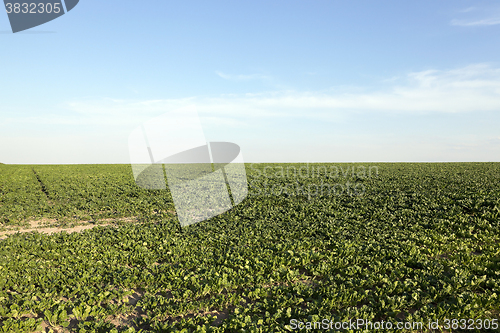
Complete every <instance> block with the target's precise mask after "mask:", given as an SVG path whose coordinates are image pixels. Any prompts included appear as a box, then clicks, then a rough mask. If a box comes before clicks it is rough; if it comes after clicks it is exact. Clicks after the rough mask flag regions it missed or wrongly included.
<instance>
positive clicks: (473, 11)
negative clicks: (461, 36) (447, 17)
mask: <svg viewBox="0 0 500 333" xmlns="http://www.w3.org/2000/svg"><path fill="white" fill-rule="evenodd" d="M458 13H469V14H464V15H465V16H468V17H464V18H455V19H453V20H451V21H450V25H454V26H461V27H474V26H492V25H497V24H500V8H498V7H491V8H485V7H484V8H479V7H475V6H473V7H468V8H465V9H462V10H459V11H458Z"/></svg>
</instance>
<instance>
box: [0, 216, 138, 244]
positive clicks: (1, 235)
mask: <svg viewBox="0 0 500 333" xmlns="http://www.w3.org/2000/svg"><path fill="white" fill-rule="evenodd" d="M103 222H104V223H101V224H95V223H91V222H90V221H87V222H86V221H80V222H78V225H76V226H74V227H70V228H63V227H57V226H51V224H56V223H57V220H49V219H44V220H37V221H30V222H29V224H30V227H29V228H26V229H20V230H7V231H0V240H4V239H6V238H7V236H9V235H13V234H16V233H26V232H33V231H36V232H39V233H43V234H49V235H50V234H54V233H58V232H63V231H65V232H67V233H69V234H70V233H73V232H81V231H83V230H88V229H92V228H95V227H97V226H110V225H111V226H117V224H115V223H114V222H130V223H137V219H136V218H132V217H127V218H118V219H106V220H103Z"/></svg>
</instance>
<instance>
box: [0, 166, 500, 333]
mask: <svg viewBox="0 0 500 333" xmlns="http://www.w3.org/2000/svg"><path fill="white" fill-rule="evenodd" d="M246 170H247V176H248V184H249V193H248V197H247V198H246V199H245V200H244V201H243V202H242V203H240V204H239V205H237V206H236V207H234V208H233V209H232V210H230V211H228V212H226V213H224V214H221V215H219V216H216V217H214V218H212V219H210V220H207V221H203V222H200V223H197V224H194V225H191V226H188V227H185V228H183V229H182V232H181V231H180V230H179V227H178V221H177V218H176V216H175V215H174V214H172V211H174V210H175V208H174V206H173V203H172V199H171V196H170V194H169V192H168V190H144V189H141V188H139V187H137V186H136V185H135V183H134V179H133V177H132V174H131V170H130V166H127V165H61V166H53V165H35V166H14V165H0V217H1V220H0V223H1V226H2V227H4V228H6V227H11V226H16V225H17V226H20V227H24V226H26V225H29V221H32V220H37V219H41V218H47V219H57V220H59V221H61V223H66V222H67V221H77V220H86V219H92V220H96V221H98V220H104V219H113V218H116V219H119V218H126V217H139V218H140V219H141V223H140V224H137V223H134V224H132V223H130V224H123V225H119V226H114V227H107V226H97V227H95V228H93V229H90V230H85V231H82V232H81V233H71V234H68V233H65V232H61V233H57V234H52V235H47V234H40V233H36V232H29V233H24V234H15V235H10V236H8V237H7V238H6V239H5V240H2V241H0V332H34V331H44V332H45V331H46V332H49V330H50V329H52V330H53V331H54V332H194V331H198V332H263V333H267V332H289V331H294V330H295V331H299V330H298V329H294V328H293V325H292V323H293V320H296V321H295V323H297V322H299V321H300V322H303V323H306V322H321V321H322V320H324V319H327V320H329V321H330V320H331V321H332V322H344V321H349V320H350V319H351V320H356V319H365V320H368V321H372V322H380V321H381V320H383V321H385V322H392V323H394V325H396V324H397V323H398V322H404V323H417V322H422V323H423V324H424V327H427V325H428V323H429V322H431V321H436V320H439V321H440V323H442V324H444V320H445V319H465V318H471V319H474V320H482V321H486V320H488V323H490V324H491V323H492V322H493V321H494V320H497V321H498V319H499V318H500V244H499V240H500V163H372V164H368V163H366V164H363V163H354V164H347V163H345V164H247V165H246ZM300 171H302V172H300ZM309 331H314V330H309ZM320 331H327V330H320ZM331 331H332V332H334V331H336V330H335V329H332V330H331ZM355 331H356V332H363V331H366V332H369V331H373V330H363V329H361V330H346V332H355ZM378 331H387V332H393V331H394V330H378ZM399 331H401V332H418V331H422V332H423V331H430V330H425V329H422V330H419V329H418V328H417V329H403V330H399ZM448 331H452V330H448ZM453 331H454V332H455V331H457V332H458V331H460V330H455V329H454V330H453ZM467 331H468V332H480V331H484V329H479V328H475V329H469V330H467ZM489 331H491V332H493V331H495V330H492V329H490V330H489Z"/></svg>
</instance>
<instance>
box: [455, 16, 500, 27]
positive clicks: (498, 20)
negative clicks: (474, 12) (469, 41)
mask: <svg viewBox="0 0 500 333" xmlns="http://www.w3.org/2000/svg"><path fill="white" fill-rule="evenodd" d="M450 24H451V25H457V26H461V27H473V26H490V25H497V24H500V17H490V18H486V19H480V20H457V19H454V20H451V22H450Z"/></svg>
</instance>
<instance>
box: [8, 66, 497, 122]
mask: <svg viewBox="0 0 500 333" xmlns="http://www.w3.org/2000/svg"><path fill="white" fill-rule="evenodd" d="M390 83H391V84H390V86H387V85H386V84H385V85H384V86H383V88H379V90H373V89H372V90H371V91H370V92H366V91H365V90H363V89H359V90H358V91H356V90H349V92H345V91H344V92H339V91H338V90H336V89H332V90H324V91H295V90H285V91H270V92H263V93H248V94H230V95H221V96H219V97H210V98H206V97H191V98H182V99H181V98H180V99H156V100H113V99H103V100H94V101H73V102H70V103H67V104H65V107H64V108H65V109H66V110H67V111H70V112H66V113H64V114H59V115H52V116H50V117H31V118H21V117H20V118H17V117H13V118H12V119H8V121H9V122H11V123H12V122H23V123H26V122H37V123H40V122H41V123H44V124H47V123H52V124H55V125H57V124H89V125H107V124H109V125H113V126H133V125H134V124H137V123H141V122H142V121H144V120H146V119H149V118H150V117H152V116H155V115H159V114H162V113H164V112H167V111H172V110H175V109H178V108H181V107H184V106H188V105H195V106H196V107H197V109H198V111H199V113H200V115H201V116H202V117H206V119H209V121H210V122H212V123H216V122H220V123H222V122H224V123H226V124H231V125H234V126H245V124H249V125H248V126H250V123H252V122H258V121H260V120H264V119H271V118H307V119H317V120H322V121H323V120H324V121H337V120H338V119H342V117H343V115H348V114H349V113H352V112H357V113H360V112H361V113H370V112H376V113H401V114H404V113H408V114H426V113H447V114H452V113H463V112H481V111H495V110H498V111H500V67H495V66H493V65H490V64H474V65H470V66H466V67H461V68H456V69H450V70H436V69H429V70H424V71H419V72H412V73H407V75H406V76H404V77H400V78H394V79H391V80H390ZM253 125H255V123H253V124H252V126H253Z"/></svg>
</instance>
